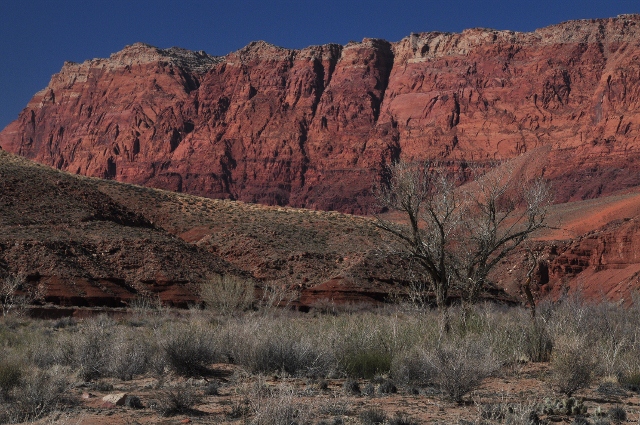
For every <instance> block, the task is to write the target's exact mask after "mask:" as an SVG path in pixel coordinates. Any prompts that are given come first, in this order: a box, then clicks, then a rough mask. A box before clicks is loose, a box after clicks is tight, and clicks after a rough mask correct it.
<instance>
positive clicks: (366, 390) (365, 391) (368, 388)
mask: <svg viewBox="0 0 640 425" xmlns="http://www.w3.org/2000/svg"><path fill="white" fill-rule="evenodd" d="M361 392H362V395H364V396H367V397H371V396H373V395H374V394H375V393H376V387H374V386H373V384H372V383H370V382H368V383H367V384H366V385H365V386H364V387H363V388H362V391H361Z"/></svg>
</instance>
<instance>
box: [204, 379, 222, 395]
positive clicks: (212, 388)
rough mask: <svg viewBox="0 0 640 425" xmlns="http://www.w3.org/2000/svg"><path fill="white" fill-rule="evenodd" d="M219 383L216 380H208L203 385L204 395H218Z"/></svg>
mask: <svg viewBox="0 0 640 425" xmlns="http://www.w3.org/2000/svg"><path fill="white" fill-rule="evenodd" d="M219 390H220V384H219V383H218V382H217V381H210V382H208V383H207V385H206V386H205V387H204V395H220V392H219Z"/></svg>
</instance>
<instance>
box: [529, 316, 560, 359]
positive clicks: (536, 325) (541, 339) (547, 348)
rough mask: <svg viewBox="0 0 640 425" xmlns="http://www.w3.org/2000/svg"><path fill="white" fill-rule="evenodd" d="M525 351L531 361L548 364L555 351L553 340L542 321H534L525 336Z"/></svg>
mask: <svg viewBox="0 0 640 425" xmlns="http://www.w3.org/2000/svg"><path fill="white" fill-rule="evenodd" d="M524 335H525V336H524V344H523V351H524V354H525V356H526V357H527V359H528V360H529V361H532V362H548V361H549V359H550V358H551V352H552V350H553V339H552V338H551V335H549V332H548V331H547V329H546V326H545V325H544V323H542V322H541V321H540V320H534V321H532V322H531V323H530V324H529V325H528V326H527V327H526V328H525V334H524Z"/></svg>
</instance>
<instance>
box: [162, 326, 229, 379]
mask: <svg viewBox="0 0 640 425" xmlns="http://www.w3.org/2000/svg"><path fill="white" fill-rule="evenodd" d="M157 338H158V345H159V346H160V348H161V351H162V358H163V360H164V361H165V363H166V365H167V366H168V367H169V368H170V369H172V370H173V371H174V372H176V373H177V374H179V375H183V376H194V375H201V374H203V373H207V371H208V369H207V366H208V365H209V364H210V363H212V362H213V361H214V360H215V359H216V357H217V352H216V349H215V347H214V345H213V338H212V335H211V333H210V332H208V331H207V330H206V329H203V328H202V327H199V326H197V325H196V324H193V325H184V324H180V323H178V324H173V325H169V326H167V327H166V328H165V329H163V330H162V331H160V332H158V335H157Z"/></svg>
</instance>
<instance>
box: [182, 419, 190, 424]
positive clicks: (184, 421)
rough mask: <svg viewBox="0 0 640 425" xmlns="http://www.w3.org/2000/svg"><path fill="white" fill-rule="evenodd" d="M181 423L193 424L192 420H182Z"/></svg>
mask: <svg viewBox="0 0 640 425" xmlns="http://www.w3.org/2000/svg"><path fill="white" fill-rule="evenodd" d="M180 423H181V424H188V423H191V419H189V418H186V419H183V420H181V421H180Z"/></svg>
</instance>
